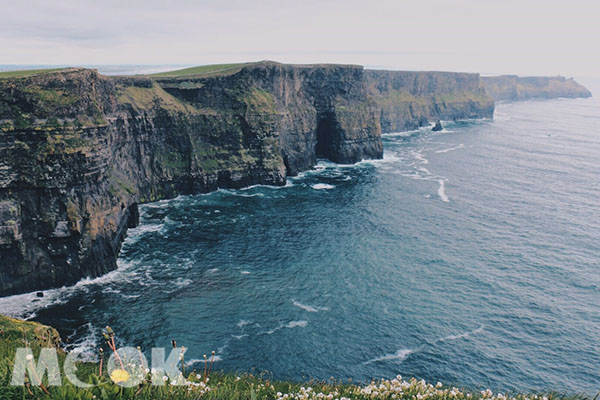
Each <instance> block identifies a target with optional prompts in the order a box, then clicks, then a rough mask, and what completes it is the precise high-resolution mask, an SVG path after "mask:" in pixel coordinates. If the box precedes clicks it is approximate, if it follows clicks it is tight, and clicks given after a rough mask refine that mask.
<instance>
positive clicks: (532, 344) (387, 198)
mask: <svg viewBox="0 0 600 400" xmlns="http://www.w3.org/2000/svg"><path fill="white" fill-rule="evenodd" d="M445 127H446V128H445V130H444V131H442V132H432V131H431V130H430V129H429V128H427V129H420V130H416V131H412V132H404V133H396V134H387V135H384V145H385V157H384V159H383V160H380V161H364V162H361V163H358V164H355V165H336V164H333V163H329V162H320V163H319V165H318V166H317V168H315V169H314V170H312V171H308V172H306V173H304V174H302V175H301V176H299V177H297V178H293V179H290V180H289V183H288V185H287V186H286V187H282V188H276V187H267V186H256V187H252V188H248V189H245V190H219V191H217V192H215V193H211V194H207V195H198V196H185V197H183V196H182V197H178V198H176V199H173V200H168V201H160V202H157V203H152V204H147V205H144V206H142V208H141V216H142V222H141V225H140V226H139V227H138V228H135V229H132V230H130V232H129V235H128V238H127V240H126V242H125V243H124V246H123V250H122V253H121V256H120V258H119V261H118V262H119V269H118V270H117V271H114V272H112V273H110V274H108V275H106V276H103V277H100V278H97V279H94V280H84V281H82V282H80V283H79V284H78V285H76V286H75V287H73V288H63V289H57V290H53V291H47V292H46V296H45V297H44V298H43V299H34V295H32V294H28V295H21V296H13V297H10V298H4V299H0V312H4V313H11V314H14V315H21V316H29V317H33V318H34V319H36V320H39V321H42V322H45V323H50V324H53V325H54V326H57V327H59V328H61V331H62V332H63V335H64V336H69V341H70V342H69V346H70V347H72V348H74V349H76V351H80V352H82V353H85V354H93V351H94V346H96V345H98V344H99V343H100V338H101V335H100V330H101V328H102V327H103V326H105V325H110V326H112V327H113V328H114V329H115V331H116V332H117V335H118V337H119V338H120V339H121V340H122V343H123V344H128V345H133V346H137V345H139V346H142V347H143V348H145V349H149V348H150V347H152V346H167V347H168V346H170V341H171V339H176V340H177V342H178V343H179V344H180V345H184V346H186V347H188V348H189V350H188V353H187V355H186V358H187V359H188V360H191V361H192V362H193V360H194V359H196V360H199V359H201V358H202V355H203V354H210V351H212V350H215V351H216V354H217V356H218V358H217V360H218V361H217V362H216V363H215V366H216V368H219V369H224V370H226V371H245V372H252V371H254V372H259V371H270V372H271V373H272V375H273V376H274V377H275V378H286V379H288V378H290V379H298V380H299V379H305V378H313V377H314V378H320V379H328V378H329V377H331V376H333V377H335V378H336V379H344V380H345V379H348V378H352V379H354V380H367V379H371V378H381V377H384V378H390V377H393V376H395V375H397V374H402V375H403V376H416V377H418V378H424V379H426V380H428V381H432V382H436V381H438V380H439V381H442V382H444V383H448V384H456V385H459V386H462V387H469V388H474V389H483V388H491V389H493V390H503V391H505V390H550V389H557V390H560V391H565V390H566V391H573V392H586V393H589V394H595V393H596V392H597V391H599V390H600V207H599V205H600V201H599V195H600V102H599V101H598V100H597V99H595V98H592V99H576V100H566V99H558V100H548V101H529V102H518V103H503V104H499V105H498V106H497V111H496V114H495V118H494V120H493V121H492V120H480V121H467V122H448V123H446V124H445Z"/></svg>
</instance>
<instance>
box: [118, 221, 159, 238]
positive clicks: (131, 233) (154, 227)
mask: <svg viewBox="0 0 600 400" xmlns="http://www.w3.org/2000/svg"><path fill="white" fill-rule="evenodd" d="M163 226H164V224H144V223H142V224H140V225H139V226H137V227H136V228H131V229H129V230H127V236H128V237H130V238H134V237H136V236H140V235H143V234H144V233H150V232H158V231H160V230H161V229H162V227H163Z"/></svg>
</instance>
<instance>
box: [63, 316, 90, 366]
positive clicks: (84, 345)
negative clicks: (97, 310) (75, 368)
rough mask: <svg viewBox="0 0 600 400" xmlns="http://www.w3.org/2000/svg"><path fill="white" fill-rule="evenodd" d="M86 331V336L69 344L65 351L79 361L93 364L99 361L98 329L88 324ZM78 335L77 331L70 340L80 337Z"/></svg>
mask: <svg viewBox="0 0 600 400" xmlns="http://www.w3.org/2000/svg"><path fill="white" fill-rule="evenodd" d="M85 330H86V334H84V335H81V337H80V338H79V339H78V340H76V341H74V342H72V343H69V344H67V345H66V346H65V350H67V351H68V352H69V353H70V354H73V355H74V356H75V357H76V359H77V360H80V361H89V362H93V361H96V360H97V355H98V353H97V351H98V329H97V328H95V327H94V325H92V323H90V322H88V323H87V324H86V325H85ZM78 333H79V332H77V331H75V332H74V333H73V334H72V335H70V336H69V339H72V338H73V337H74V336H80V335H78Z"/></svg>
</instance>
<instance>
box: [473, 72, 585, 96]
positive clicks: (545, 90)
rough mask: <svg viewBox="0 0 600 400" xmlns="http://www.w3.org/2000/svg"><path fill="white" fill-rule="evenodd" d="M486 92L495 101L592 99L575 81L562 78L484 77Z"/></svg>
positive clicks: (482, 79)
mask: <svg viewBox="0 0 600 400" xmlns="http://www.w3.org/2000/svg"><path fill="white" fill-rule="evenodd" d="M481 81H482V83H483V86H484V87H485V90H486V92H487V93H488V94H489V95H490V96H491V97H493V98H494V100H497V101H500V100H510V101H515V100H528V99H555V98H559V97H566V98H577V97H591V96H592V93H591V92H590V91H589V90H588V89H586V88H585V87H584V86H583V85H581V84H579V83H577V82H575V80H573V79H572V78H571V79H567V78H564V77H562V76H555V77H544V76H540V77H518V76H516V75H503V76H490V77H482V78H481Z"/></svg>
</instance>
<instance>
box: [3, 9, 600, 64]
mask: <svg viewBox="0 0 600 400" xmlns="http://www.w3.org/2000/svg"><path fill="white" fill-rule="evenodd" d="M599 11H600V6H598V5H595V3H593V2H588V1H585V0H571V1H569V3H568V4H566V5H565V3H564V2H563V1H553V0H546V1H538V0H519V1H517V0H505V1H502V2H491V1H481V0H455V1H452V2H448V1H446V0H422V1H419V2H416V1H406V0H381V1H371V2H368V3H367V2H363V1H358V0H346V1H338V0H323V1H316V0H306V1H302V2H297V1H286V0H279V1H275V0H264V1H255V2H247V1H241V0H230V1H226V0H221V1H216V0H215V1H213V0H210V1H206V0H204V1H192V0H174V1H169V2H166V1H159V0H144V1H140V0H130V1H116V0H104V1H91V0H55V1H52V2H48V1H41V0H32V1H28V2H11V3H10V4H5V5H4V6H3V13H2V14H1V15H0V45H1V46H2V47H1V48H2V49H3V51H2V52H1V54H0V63H11V64H16V63H34V64H116V63H128V64H136V63H144V64H148V63H151V64H152V63H153V64H165V63H177V64H202V63H216V62H231V61H240V60H248V59H264V58H276V59H278V60H280V61H284V62H347V63H362V64H369V65H385V66H389V67H394V68H405V69H445V70H466V71H483V72H507V73H539V74H542V73H544V74H558V73H563V74H590V73H592V72H593V73H594V74H596V73H598V72H597V71H600V61H598V60H596V59H595V57H593V52H594V47H595V44H594V43H593V40H594V38H596V37H598V36H600V26H599V25H598V24H597V23H596V21H595V18H596V16H597V15H598V13H599Z"/></svg>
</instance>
